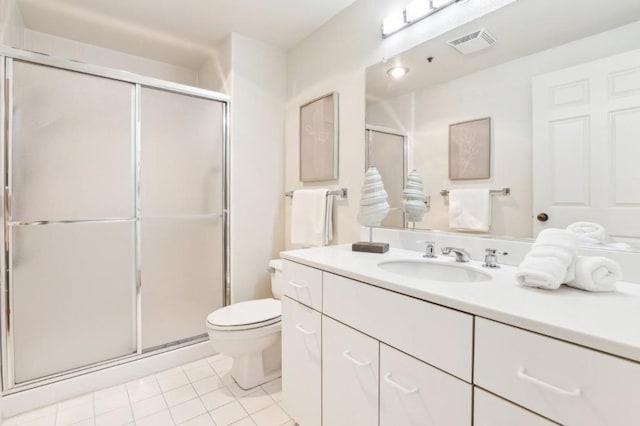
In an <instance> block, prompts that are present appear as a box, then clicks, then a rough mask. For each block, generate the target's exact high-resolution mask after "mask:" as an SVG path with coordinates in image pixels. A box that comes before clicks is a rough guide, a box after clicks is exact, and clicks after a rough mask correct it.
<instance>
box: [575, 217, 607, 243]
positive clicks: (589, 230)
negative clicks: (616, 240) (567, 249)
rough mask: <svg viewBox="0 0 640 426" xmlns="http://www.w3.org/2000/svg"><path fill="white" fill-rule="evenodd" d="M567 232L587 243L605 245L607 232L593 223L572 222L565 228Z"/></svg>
mask: <svg viewBox="0 0 640 426" xmlns="http://www.w3.org/2000/svg"><path fill="white" fill-rule="evenodd" d="M567 230H568V231H571V232H573V233H575V234H577V235H579V236H580V237H581V239H582V240H583V241H584V242H587V243H592V244H593V243H597V242H600V243H606V242H607V238H608V237H607V231H606V230H605V229H604V226H602V225H600V224H598V223H594V222H574V223H572V224H571V225H569V226H567Z"/></svg>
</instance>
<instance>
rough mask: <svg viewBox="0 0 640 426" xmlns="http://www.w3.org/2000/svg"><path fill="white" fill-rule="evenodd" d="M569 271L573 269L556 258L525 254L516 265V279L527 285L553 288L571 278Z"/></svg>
mask: <svg viewBox="0 0 640 426" xmlns="http://www.w3.org/2000/svg"><path fill="white" fill-rule="evenodd" d="M570 271H574V269H573V268H569V266H568V265H567V263H566V262H562V261H561V260H559V259H557V258H554V257H551V256H547V257H535V256H526V257H525V258H524V260H523V261H522V263H520V266H518V270H517V271H516V280H517V281H518V282H519V283H520V284H522V285H525V286H528V287H539V288H543V289H546V290H555V289H557V288H558V287H560V285H562V283H565V282H567V281H569V280H570V279H572V278H573V276H572V275H569V274H571V272H570Z"/></svg>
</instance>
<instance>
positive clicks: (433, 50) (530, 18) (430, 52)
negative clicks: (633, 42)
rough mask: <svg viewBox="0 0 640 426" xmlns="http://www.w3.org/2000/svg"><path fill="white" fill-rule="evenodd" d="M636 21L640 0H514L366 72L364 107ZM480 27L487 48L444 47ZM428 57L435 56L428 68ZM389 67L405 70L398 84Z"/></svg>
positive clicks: (639, 17) (639, 11) (639, 9)
mask: <svg viewBox="0 0 640 426" xmlns="http://www.w3.org/2000/svg"><path fill="white" fill-rule="evenodd" d="M464 6H465V4H459V5H456V6H455V7H464ZM428 20H429V18H427V19H426V20H425V21H424V22H425V23H426V22H427V21H428ZM639 20H640V0H615V1H611V2H604V1H602V0H561V1H559V0H518V1H516V2H515V3H511V4H510V5H507V6H505V7H503V8H502V9H499V10H497V11H495V12H492V13H490V14H488V15H485V16H483V17H482V18H479V19H477V20H475V21H472V22H470V23H468V24H465V25H463V26H460V27H458V28H456V29H455V30H452V31H450V32H448V33H446V34H444V35H442V36H439V37H437V38H434V39H432V40H429V41H427V42H424V43H422V44H421V45H419V46H417V47H415V48H413V49H411V50H408V51H406V52H404V53H401V54H400V55H397V56H396V57H394V58H391V59H389V60H387V61H386V62H385V63H379V64H376V65H373V66H371V67H369V68H368V69H367V102H369V103H371V102H377V101H380V100H382V99H389V98H393V97H396V96H400V95H403V94H405V93H409V92H411V91H414V90H417V89H419V88H423V87H426V86H429V85H433V84H438V83H442V82H444V81H449V80H453V79H455V78H459V77H462V76H464V75H467V74H470V73H473V72H476V71H479V70H482V69H486V68H489V67H492V66H496V65H498V64H501V63H504V62H507V61H510V60H513V59H516V58H519V57H523V56H526V55H531V54H533V53H536V52H540V51H543V50H546V49H550V48H552V47H555V46H558V45H561V44H565V43H569V42H571V41H574V40H578V39H581V38H584V37H588V36H590V35H593V34H597V33H600V32H603V31H607V30H610V29H613V28H617V27H620V26H622V25H625V24H629V23H632V22H636V21H639ZM483 27H484V28H486V29H487V30H488V31H489V32H490V33H491V34H492V35H493V36H494V37H495V38H496V39H497V43H496V44H495V45H493V46H492V47H490V48H488V49H486V50H483V51H480V52H476V53H473V54H471V55H462V54H460V53H458V52H457V51H456V50H455V49H453V48H452V47H450V46H448V45H447V42H448V41H449V40H452V39H455V38H458V37H461V36H463V35H465V34H468V33H470V32H472V31H475V30H478V29H480V28H483ZM391 37H393V36H391ZM428 57H434V60H433V62H432V63H429V62H428V61H427V58H428ZM394 65H401V66H404V67H408V68H409V69H410V71H409V73H408V74H407V75H406V76H404V77H402V78H401V79H398V80H395V79H392V78H391V77H389V76H388V75H387V70H388V69H389V68H391V67H392V66H394Z"/></svg>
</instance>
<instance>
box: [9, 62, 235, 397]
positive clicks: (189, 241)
mask: <svg viewBox="0 0 640 426" xmlns="http://www.w3.org/2000/svg"><path fill="white" fill-rule="evenodd" d="M0 53H1V52H0ZM0 65H1V66H2V68H0V77H4V78H3V79H2V80H3V82H4V85H3V86H0V95H2V96H0V97H1V98H2V99H0V101H1V102H2V105H3V106H4V108H1V109H0V113H2V114H4V117H0V118H4V120H3V121H5V122H6V123H7V126H6V129H7V132H6V134H4V133H3V132H2V131H0V141H1V142H2V149H1V150H0V153H3V154H4V155H3V156H2V158H3V159H4V161H1V162H0V166H1V167H2V168H3V170H4V173H0V175H4V176H3V179H4V189H5V193H4V197H2V198H0V201H1V202H2V203H3V205H4V209H0V210H3V216H4V217H3V218H4V225H5V226H4V228H3V229H4V256H3V257H2V259H1V260H0V264H1V265H2V266H3V271H2V274H0V277H1V278H2V283H1V287H2V290H3V292H2V293H0V300H1V301H2V302H3V303H2V304H1V307H0V312H1V314H2V315H1V316H0V322H1V323H2V333H1V334H2V343H3V344H2V361H3V365H2V372H3V380H2V382H3V389H4V391H14V390H19V389H21V388H28V387H34V386H38V385H40V384H42V383H48V382H51V381H54V380H58V379H60V378H65V377H69V376H70V375H76V374H81V373H82V372H84V371H87V369H88V368H90V369H97V368H103V367H104V366H108V365H113V364H117V363H120V362H126V361H129V360H133V359H137V358H139V357H141V356H143V354H145V353H146V352H149V351H154V350H158V349H163V348H167V347H174V346H176V345H179V344H184V343H188V342H193V341H198V340H199V339H203V338H205V337H206V332H207V330H206V326H205V324H206V316H207V315H208V314H209V313H210V312H211V311H213V310H215V309H217V308H219V307H221V306H223V305H224V302H225V292H226V290H227V282H228V275H227V267H226V265H227V263H228V257H227V256H228V255H227V253H228V246H227V235H228V225H227V221H226V204H227V201H226V196H227V193H226V186H227V178H226V173H227V168H226V158H227V148H226V138H227V135H226V126H227V120H226V116H227V110H228V108H227V104H226V100H224V96H222V95H217V94H215V93H212V92H206V91H202V90H199V89H193V88H188V87H184V86H177V85H172V84H170V83H163V82H159V81H155V80H151V79H146V78H144V77H137V76H132V75H130V74H127V73H120V72H117V71H111V70H100V69H96V68H95V67H90V66H85V65H79V64H75V63H71V62H66V61H61V60H55V59H48V58H45V57H41V56H38V55H33V54H28V53H24V54H23V55H21V54H17V55H16V57H13V58H12V57H5V58H3V57H0Z"/></svg>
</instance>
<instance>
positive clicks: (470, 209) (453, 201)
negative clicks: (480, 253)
mask: <svg viewBox="0 0 640 426" xmlns="http://www.w3.org/2000/svg"><path fill="white" fill-rule="evenodd" d="M449 227H451V228H454V229H467V230H470V231H481V232H488V231H489V229H490V228H491V194H490V191H489V188H479V189H452V190H450V191H449Z"/></svg>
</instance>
